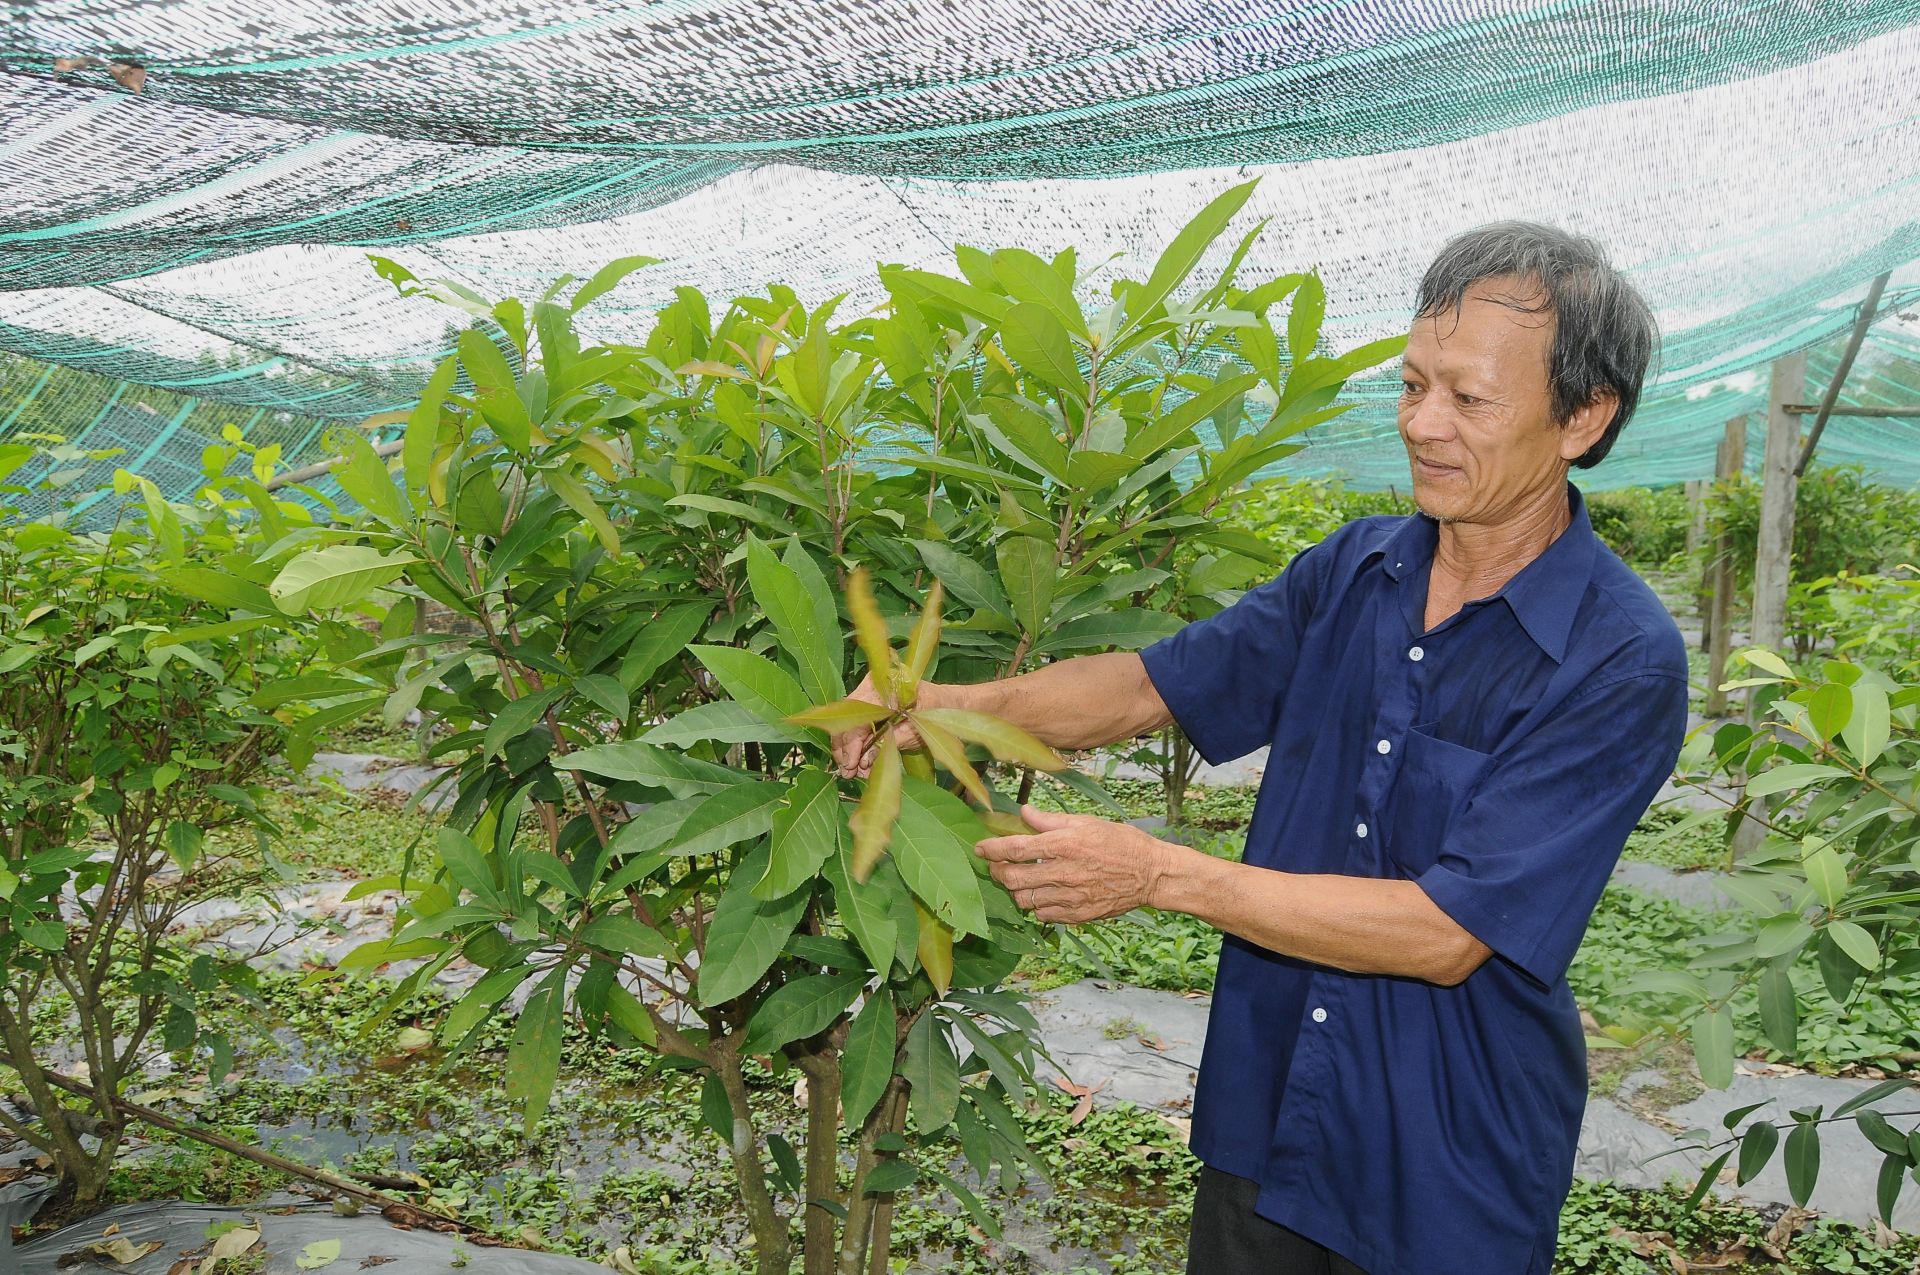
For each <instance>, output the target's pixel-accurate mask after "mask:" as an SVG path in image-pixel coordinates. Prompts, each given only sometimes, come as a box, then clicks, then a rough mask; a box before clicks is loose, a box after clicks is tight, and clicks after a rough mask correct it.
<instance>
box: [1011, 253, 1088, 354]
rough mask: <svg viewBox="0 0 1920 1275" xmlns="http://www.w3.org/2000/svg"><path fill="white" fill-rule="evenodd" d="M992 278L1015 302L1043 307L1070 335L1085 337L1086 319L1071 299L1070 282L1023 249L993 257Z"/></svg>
mask: <svg viewBox="0 0 1920 1275" xmlns="http://www.w3.org/2000/svg"><path fill="white" fill-rule="evenodd" d="M992 262H993V277H994V278H995V279H998V280H999V281H1000V286H1001V287H1003V288H1005V289H1006V290H1007V294H1008V295H1009V296H1011V297H1013V298H1014V299H1015V300H1017V301H1026V302H1031V303H1033V304H1035V305H1040V306H1045V307H1046V309H1047V310H1048V311H1049V312H1050V313H1052V315H1053V316H1054V317H1055V318H1056V319H1059V320H1060V322H1062V323H1064V324H1065V325H1066V326H1067V329H1068V330H1069V331H1070V332H1073V333H1074V334H1076V335H1078V336H1080V337H1081V338H1083V339H1084V338H1085V337H1086V335H1087V318H1086V315H1084V314H1082V313H1081V311H1080V303H1079V302H1078V301H1076V300H1074V296H1073V281H1072V279H1071V278H1069V277H1068V275H1066V274H1062V273H1061V272H1060V271H1059V270H1056V269H1055V268H1054V267H1053V265H1052V263H1050V262H1048V261H1046V260H1044V259H1043V258H1041V257H1040V256H1039V255H1038V254H1036V253H1032V252H1029V251H1027V250H1026V249H1025V248H1001V249H998V250H997V251H995V252H994V254H993V257H992Z"/></svg>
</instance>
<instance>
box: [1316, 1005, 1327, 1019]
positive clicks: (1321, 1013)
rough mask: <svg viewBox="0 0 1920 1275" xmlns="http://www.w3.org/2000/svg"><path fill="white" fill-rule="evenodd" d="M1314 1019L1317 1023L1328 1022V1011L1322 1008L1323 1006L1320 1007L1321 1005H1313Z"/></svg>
mask: <svg viewBox="0 0 1920 1275" xmlns="http://www.w3.org/2000/svg"><path fill="white" fill-rule="evenodd" d="M1313 1021H1314V1022H1316V1023H1324V1022H1326V1021H1327V1011H1326V1010H1324V1009H1321V1008H1320V1007H1319V1006H1318V1005H1316V1006H1314V1007H1313Z"/></svg>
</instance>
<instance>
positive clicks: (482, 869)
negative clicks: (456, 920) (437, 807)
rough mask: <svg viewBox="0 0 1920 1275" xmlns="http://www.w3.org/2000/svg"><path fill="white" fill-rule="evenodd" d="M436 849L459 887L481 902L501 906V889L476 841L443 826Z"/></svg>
mask: <svg viewBox="0 0 1920 1275" xmlns="http://www.w3.org/2000/svg"><path fill="white" fill-rule="evenodd" d="M434 849H435V850H436V851H437V852H438V853H439V856H440V862H441V863H443V864H444V865H446V869H447V874H448V875H449V876H451V877H452V878H453V883H454V884H455V885H457V886H459V887H460V888H461V889H463V890H465V891H467V892H468V893H469V894H471V895H473V896H474V897H475V898H477V899H480V900H482V901H484V902H486V903H489V904H493V905H495V906H498V905H499V903H500V887H499V886H498V885H497V884H496V883H495V882H494V879H493V868H492V866H491V865H490V864H489V863H488V862H487V856H486V855H485V854H484V853H482V852H481V850H480V847H479V846H477V845H475V844H474V841H473V838H471V837H469V836H468V835H467V834H466V833H464V832H462V831H460V830H459V829H458V828H448V827H442V828H441V829H440V830H439V831H438V832H437V833H435V834H434Z"/></svg>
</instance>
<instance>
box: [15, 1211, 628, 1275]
mask: <svg viewBox="0 0 1920 1275" xmlns="http://www.w3.org/2000/svg"><path fill="white" fill-rule="evenodd" d="M219 1222H241V1223H243V1224H245V1225H249V1226H251V1225H253V1224H254V1223H256V1222H257V1223H258V1224H259V1226H260V1241H259V1243H258V1244H257V1245H256V1246H255V1247H256V1248H257V1249H258V1250H260V1251H263V1252H265V1254H266V1255H267V1256H266V1261H265V1264H264V1265H263V1266H262V1267H261V1268H260V1275H307V1272H305V1271H302V1270H301V1268H300V1267H299V1266H298V1265H297V1264H296V1261H295V1259H296V1258H298V1257H299V1256H300V1255H301V1254H302V1253H304V1252H305V1251H306V1247H307V1245H309V1244H312V1243H313V1242H315V1241H316V1240H335V1239H337V1240H339V1241H340V1255H339V1256H338V1257H337V1258H335V1259H334V1260H333V1261H332V1262H330V1263H328V1264H327V1265H326V1266H323V1267H320V1268H318V1269H317V1271H316V1272H315V1273H314V1275H349V1273H351V1275H359V1272H361V1271H363V1270H377V1271H379V1272H380V1275H425V1273H426V1272H432V1275H447V1273H448V1272H449V1271H450V1270H454V1269H458V1270H459V1271H461V1272H462V1275H589V1273H591V1275H607V1270H606V1268H605V1267H603V1266H598V1265H596V1264H594V1263H592V1262H587V1261H582V1260H581V1259H580V1258H577V1257H561V1256H559V1255H557V1254H553V1253H534V1252H529V1251H527V1250H526V1249H517V1248H489V1247H486V1246H483V1245H479V1244H475V1243H474V1242H473V1241H472V1240H467V1239H462V1238H461V1237H460V1236H458V1235H446V1234H442V1233H440V1232H438V1231H426V1230H402V1229H400V1228H399V1227H396V1226H394V1225H393V1224H392V1223H390V1222H388V1221H387V1220H386V1219H385V1218H383V1217H381V1216H380V1215H379V1214H377V1213H372V1212H366V1213H362V1214H360V1215H359V1216H356V1217H342V1216H341V1215H339V1214H337V1213H335V1212H334V1211H333V1206H332V1205H330V1204H326V1203H322V1202H320V1201H316V1200H310V1199H308V1198H306V1197H305V1196H298V1195H284V1194H283V1195H275V1196H270V1197H268V1198H267V1199H266V1200H264V1201H262V1202H261V1204H260V1205H259V1206H258V1207H256V1208H248V1209H242V1208H232V1207H229V1206H225V1205H212V1204H189V1203H186V1202H184V1201H181V1200H154V1201H149V1202H146V1203H142V1204H123V1205H121V1206H119V1207H118V1208H112V1209H108V1210H106V1211H105V1212H103V1213H96V1214H95V1215H94V1216H92V1217H90V1218H87V1219H86V1220H85V1221H82V1222H76V1223H74V1224H73V1225H71V1226H65V1227H62V1228H60V1229H59V1230H57V1231H49V1232H47V1233H46V1234H45V1235H38V1236H35V1237H34V1238H33V1239H31V1240H29V1241H27V1242H26V1243H24V1244H20V1245H16V1246H15V1247H14V1248H13V1250H12V1251H11V1252H7V1251H4V1250H0V1275H103V1273H104V1272H109V1271H111V1272H115V1273H116V1275H167V1271H168V1269H169V1268H170V1267H172V1265H173V1264H174V1263H175V1262H177V1261H179V1260H180V1259H181V1258H182V1257H190V1256H195V1255H204V1254H205V1252H206V1251H207V1246H208V1244H209V1240H208V1239H207V1228H208V1227H209V1226H211V1225H213V1224H215V1223H219ZM108 1227H118V1228H119V1229H118V1230H116V1231H115V1232H114V1233H113V1235H111V1236H109V1237H107V1238H108V1239H124V1240H127V1241H130V1242H131V1243H132V1244H133V1245H134V1246H135V1247H136V1248H138V1247H141V1246H143V1245H145V1244H147V1243H149V1242H150V1241H153V1240H158V1241H160V1247H159V1248H157V1249H154V1250H153V1251H152V1252H150V1253H147V1254H145V1255H144V1256H141V1257H139V1258H137V1259H135V1260H134V1261H131V1262H127V1263H125V1264H120V1263H116V1262H113V1261H110V1260H107V1259H103V1258H91V1257H83V1258H80V1259H79V1260H78V1261H77V1262H76V1260H75V1258H74V1256H72V1255H74V1254H78V1253H80V1252H81V1251H83V1250H85V1249H86V1248H87V1246H88V1245H90V1244H93V1243H95V1242H98V1241H100V1240H101V1238H102V1236H101V1233H102V1232H103V1231H105V1230H106V1229H107V1228H108ZM4 1234H5V1233H4V1231H0V1244H4V1243H5V1239H4ZM63 1259H64V1260H63Z"/></svg>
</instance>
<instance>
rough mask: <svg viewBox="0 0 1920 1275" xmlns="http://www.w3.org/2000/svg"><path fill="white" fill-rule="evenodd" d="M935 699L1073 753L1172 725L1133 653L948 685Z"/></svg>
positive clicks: (1092, 657)
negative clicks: (992, 718)
mask: <svg viewBox="0 0 1920 1275" xmlns="http://www.w3.org/2000/svg"><path fill="white" fill-rule="evenodd" d="M937 702H938V703H940V704H946V705H950V706H952V707H954V708H967V709H972V710H973V711H975V712H980V713H991V714H993V715H994V716H995V717H999V718H1003V719H1005V720H1006V721H1009V722H1012V723H1013V724H1014V725H1016V726H1019V727H1022V728H1024V729H1025V730H1027V731H1028V732H1030V733H1031V734H1033V735H1035V736H1037V737H1038V738H1039V739H1040V740H1041V741H1043V742H1045V743H1047V744H1050V745H1052V746H1053V747H1055V748H1067V749H1074V748H1100V747H1103V746H1104V745H1107V744H1112V743H1117V742H1119V741H1121V740H1125V739H1132V738H1134V737H1135V736H1136V735H1144V734H1146V733H1147V732H1148V731H1152V730H1159V729H1160V728H1161V727H1163V726H1166V725H1168V724H1170V723H1171V722H1172V721H1173V715H1172V714H1171V713H1170V712H1168V711H1167V706H1166V703H1165V702H1164V701H1163V700H1162V699H1161V698H1160V693H1159V692H1158V691H1157V690H1155V689H1154V686H1153V680H1152V679H1151V678H1149V677H1148V676H1147V667H1146V665H1145V664H1144V663H1142V662H1141V659H1140V657H1139V656H1138V655H1137V654H1135V653H1133V652H1131V651H1115V652H1112V653H1110V654H1106V655H1082V656H1078V657H1076V658H1074V659H1070V660H1057V661H1055V662H1054V663H1052V664H1048V665H1046V666H1045V667H1042V668H1038V669H1035V670H1034V671H1033V672H1031V673H1023V674H1021V675H1020V676H1019V677H1010V678H1007V679H1005V680H1003V681H998V682H980V683H977V684H975V685H972V686H942V687H941V688H940V691H939V694H938V698H937Z"/></svg>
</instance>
